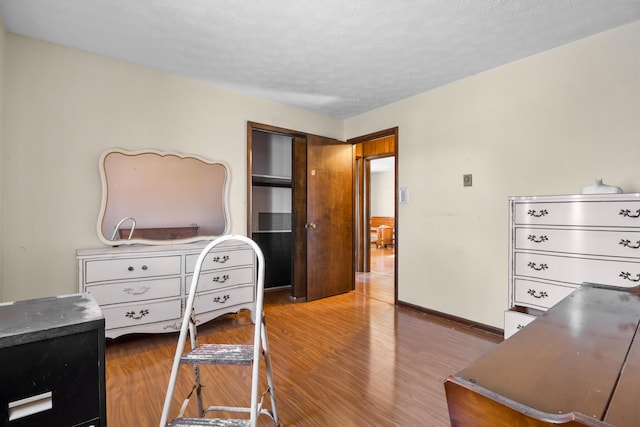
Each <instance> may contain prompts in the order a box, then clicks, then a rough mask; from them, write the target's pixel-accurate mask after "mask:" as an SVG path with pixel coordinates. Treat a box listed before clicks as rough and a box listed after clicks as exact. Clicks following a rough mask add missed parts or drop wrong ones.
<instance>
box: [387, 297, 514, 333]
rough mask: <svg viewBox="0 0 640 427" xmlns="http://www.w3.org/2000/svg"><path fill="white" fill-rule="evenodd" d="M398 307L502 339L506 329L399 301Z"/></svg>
mask: <svg viewBox="0 0 640 427" xmlns="http://www.w3.org/2000/svg"><path fill="white" fill-rule="evenodd" d="M398 305H401V306H403V307H407V308H411V309H413V310H416V311H419V312H422V313H425V314H429V315H431V316H435V317H439V318H441V319H445V320H449V321H452V322H456V323H460V324H462V325H465V326H467V327H469V328H472V329H479V330H481V331H484V332H488V333H490V334H494V335H497V336H500V337H504V329H501V328H496V327H495V326H489V325H485V324H484V323H479V322H474V321H472V320H469V319H465V318H463V317H458V316H453V315H451V314H447V313H443V312H441V311H436V310H431V309H429V308H425V307H421V306H419V305H415V304H411V303H408V302H405V301H398Z"/></svg>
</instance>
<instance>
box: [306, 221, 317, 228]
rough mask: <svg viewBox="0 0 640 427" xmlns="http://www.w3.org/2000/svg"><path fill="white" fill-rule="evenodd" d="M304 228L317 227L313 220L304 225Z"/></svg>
mask: <svg viewBox="0 0 640 427" xmlns="http://www.w3.org/2000/svg"><path fill="white" fill-rule="evenodd" d="M304 228H306V229H307V230H315V229H316V225H315V224H314V223H313V222H309V223H307V224H305V225H304Z"/></svg>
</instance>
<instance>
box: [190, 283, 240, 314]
mask: <svg viewBox="0 0 640 427" xmlns="http://www.w3.org/2000/svg"><path fill="white" fill-rule="evenodd" d="M251 302H253V285H247V286H238V287H236V288H231V289H223V290H220V291H213V292H207V293H198V295H196V299H195V302H194V303H193V306H194V307H195V310H196V313H206V312H209V311H214V310H222V311H223V312H224V311H225V309H232V308H234V307H235V306H238V305H242V304H249V303H251ZM230 311H232V310H229V311H228V312H230Z"/></svg>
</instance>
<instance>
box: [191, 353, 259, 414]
mask: <svg viewBox="0 0 640 427" xmlns="http://www.w3.org/2000/svg"><path fill="white" fill-rule="evenodd" d="M252 361H253V345H236V344H202V345H199V346H198V347H196V348H195V349H193V350H191V351H190V352H188V353H187V354H185V355H184V356H182V357H181V358H180V362H181V363H188V364H208V365H250V364H251V362H252ZM204 425H209V424H204ZM213 425H217V424H213ZM233 425H235V424H233Z"/></svg>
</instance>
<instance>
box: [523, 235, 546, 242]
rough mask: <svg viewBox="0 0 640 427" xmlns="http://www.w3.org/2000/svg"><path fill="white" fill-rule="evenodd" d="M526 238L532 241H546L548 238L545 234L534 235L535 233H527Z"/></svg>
mask: <svg viewBox="0 0 640 427" xmlns="http://www.w3.org/2000/svg"><path fill="white" fill-rule="evenodd" d="M527 239H529V240H531V241H532V242H533V243H543V242H546V241H547V240H549V238H548V237H547V236H545V235H542V236H540V237H536V235H535V234H529V237H527Z"/></svg>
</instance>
